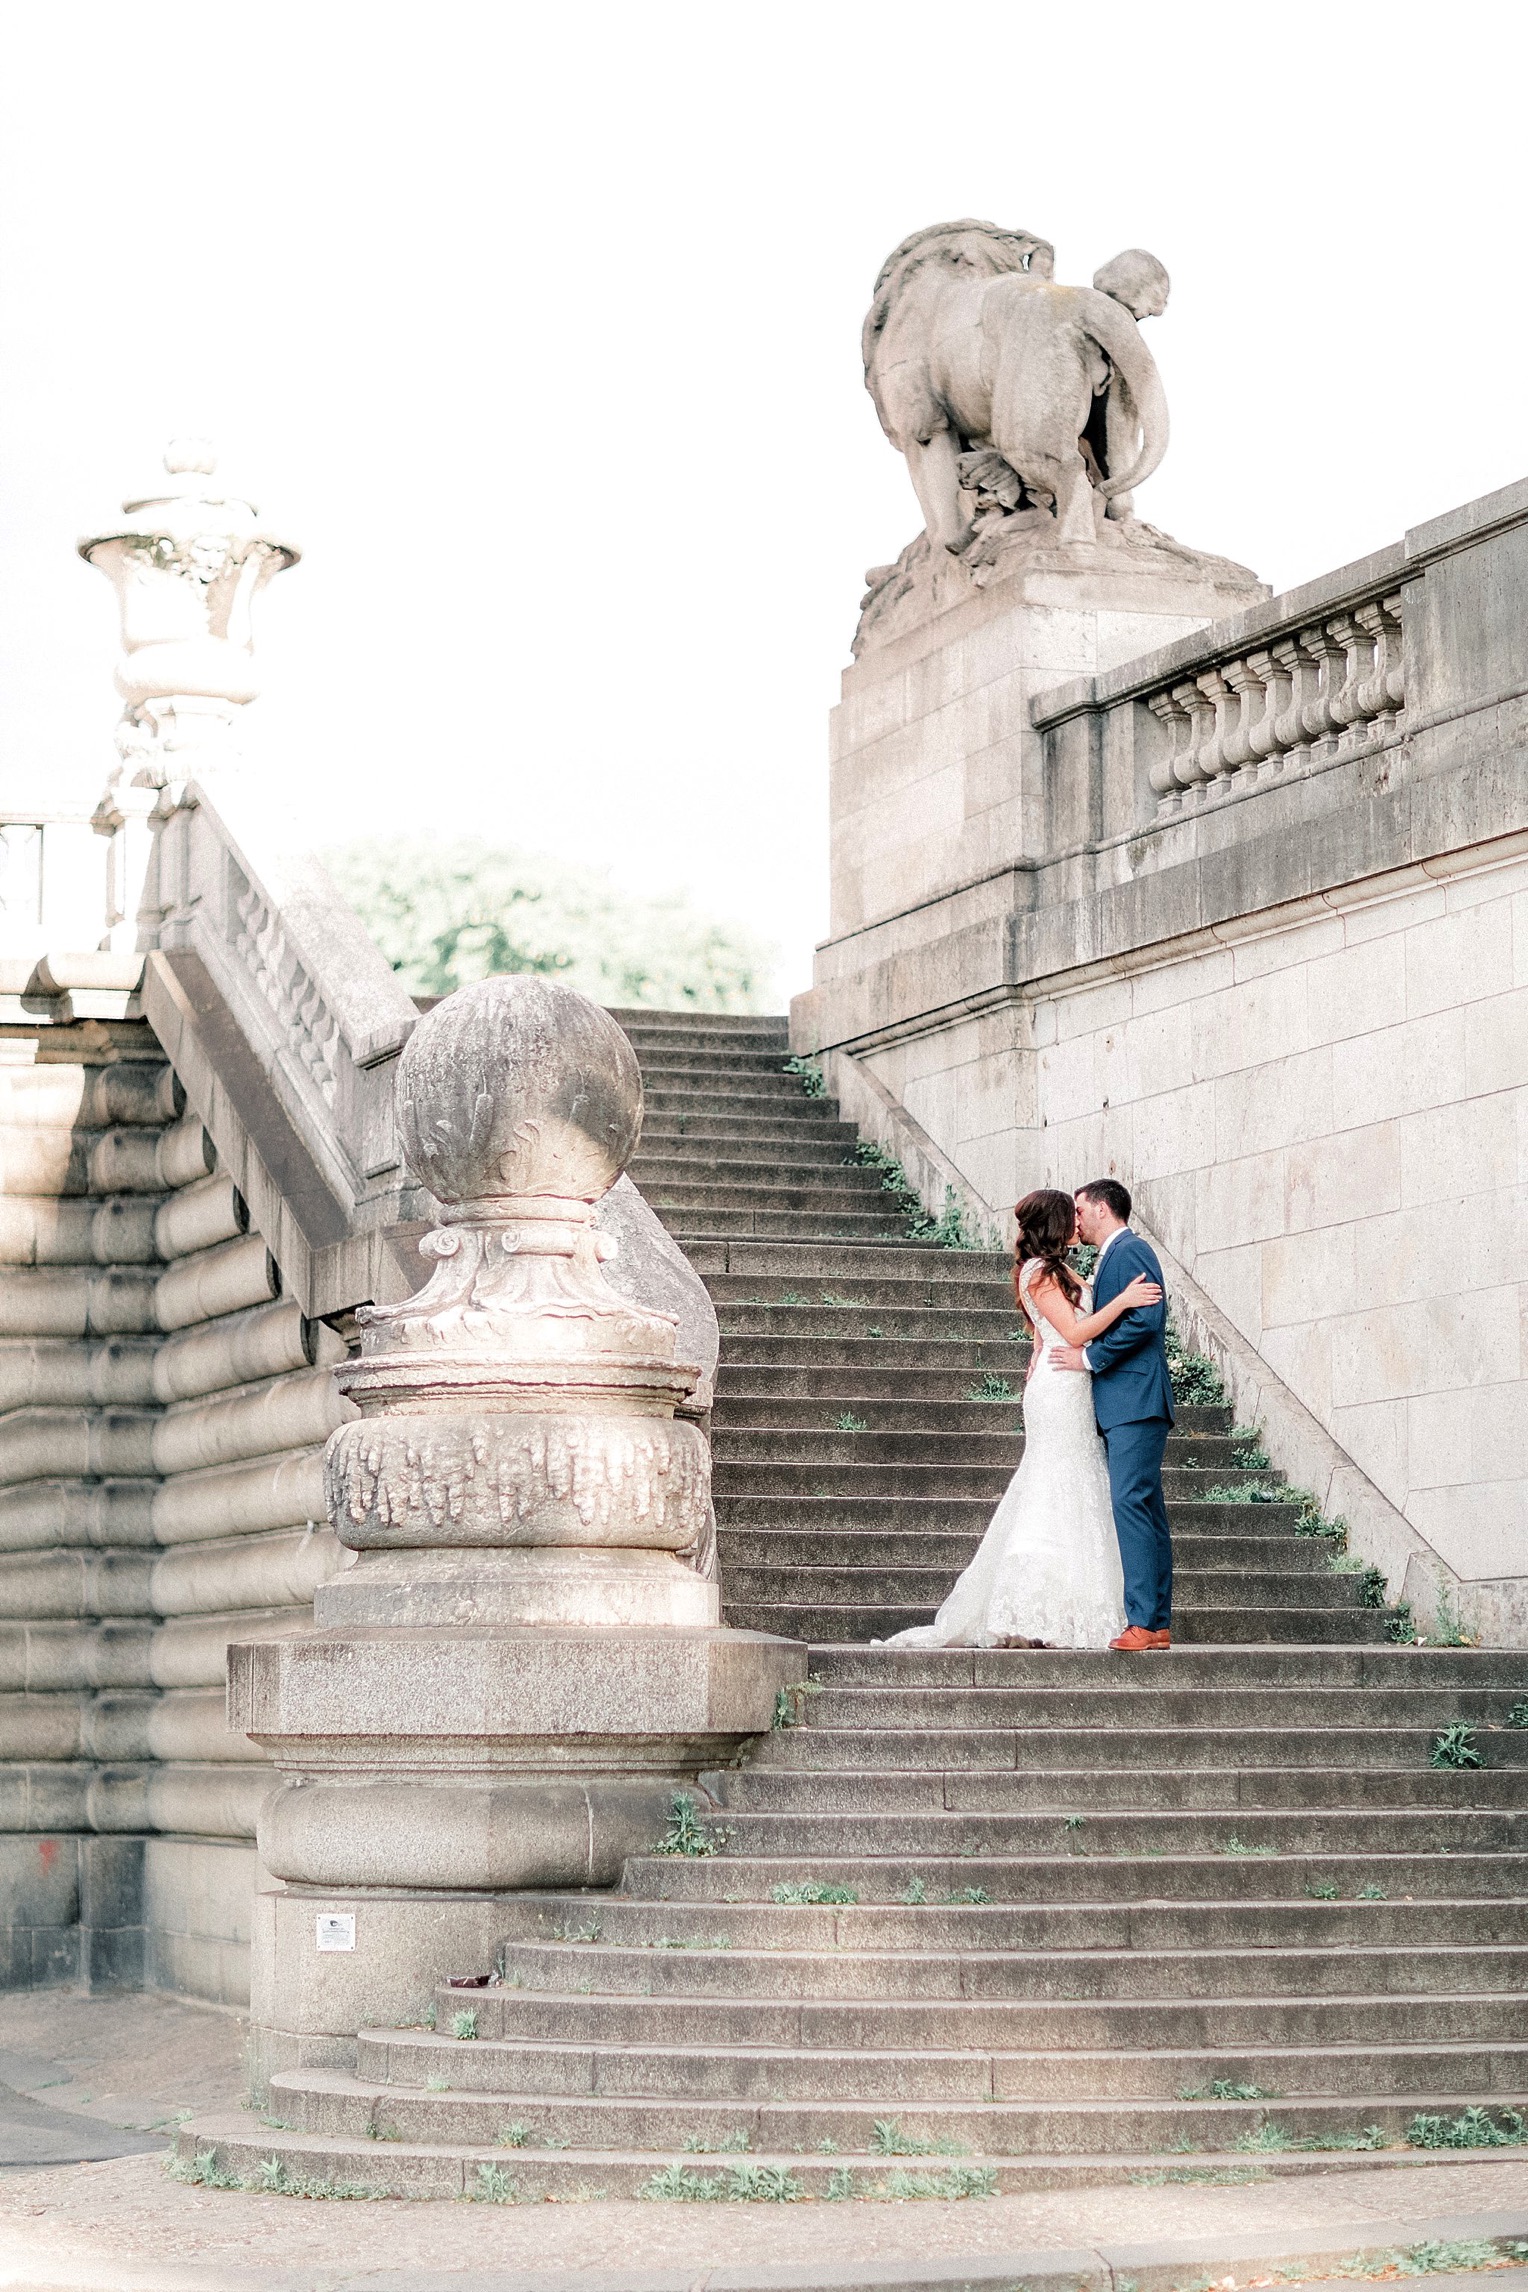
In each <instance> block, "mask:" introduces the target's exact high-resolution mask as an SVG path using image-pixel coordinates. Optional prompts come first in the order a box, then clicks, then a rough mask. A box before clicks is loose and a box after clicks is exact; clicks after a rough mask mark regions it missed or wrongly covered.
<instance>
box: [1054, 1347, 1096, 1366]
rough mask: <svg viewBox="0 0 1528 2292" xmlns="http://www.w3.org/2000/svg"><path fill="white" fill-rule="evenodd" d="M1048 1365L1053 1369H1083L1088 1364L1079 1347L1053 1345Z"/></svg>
mask: <svg viewBox="0 0 1528 2292" xmlns="http://www.w3.org/2000/svg"><path fill="white" fill-rule="evenodd" d="M1050 1365H1051V1367H1052V1368H1053V1369H1085V1368H1086V1367H1087V1365H1088V1364H1087V1362H1086V1361H1085V1360H1084V1358H1083V1353H1082V1347H1081V1346H1080V1345H1053V1346H1052V1347H1051V1355H1050Z"/></svg>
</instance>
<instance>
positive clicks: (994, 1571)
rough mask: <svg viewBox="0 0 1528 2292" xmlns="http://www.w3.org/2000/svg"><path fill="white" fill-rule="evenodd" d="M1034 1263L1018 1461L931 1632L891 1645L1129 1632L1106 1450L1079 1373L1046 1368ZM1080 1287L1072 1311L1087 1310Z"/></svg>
mask: <svg viewBox="0 0 1528 2292" xmlns="http://www.w3.org/2000/svg"><path fill="white" fill-rule="evenodd" d="M1034 1271H1035V1260H1034V1259H1033V1258H1031V1259H1030V1261H1029V1263H1028V1264H1027V1265H1026V1266H1025V1267H1024V1270H1023V1272H1022V1274H1021V1275H1020V1277H1019V1286H1020V1289H1021V1291H1022V1294H1023V1297H1024V1302H1025V1305H1026V1306H1027V1307H1028V1310H1029V1314H1030V1318H1031V1320H1032V1321H1033V1322H1034V1324H1035V1329H1036V1335H1035V1343H1036V1344H1037V1345H1038V1346H1039V1347H1040V1358H1039V1360H1038V1361H1037V1362H1036V1364H1035V1370H1034V1374H1033V1376H1032V1377H1031V1378H1030V1380H1029V1383H1028V1385H1027V1386H1026V1387H1025V1391H1024V1455H1023V1460H1022V1461H1021V1463H1020V1465H1019V1469H1018V1471H1017V1472H1016V1473H1015V1474H1014V1476H1013V1478H1012V1480H1011V1481H1010V1482H1009V1483H1008V1487H1007V1489H1006V1490H1005V1492H1004V1495H1003V1499H1002V1502H1001V1503H1000V1504H999V1505H998V1508H997V1510H996V1512H994V1514H993V1515H992V1524H991V1526H990V1527H989V1528H988V1530H987V1533H986V1535H985V1536H984V1537H983V1538H982V1541H981V1546H980V1549H979V1550H978V1552H977V1554H976V1557H975V1559H974V1560H973V1561H972V1562H971V1565H970V1566H969V1567H968V1568H967V1569H966V1571H965V1574H964V1575H963V1576H962V1577H961V1579H960V1581H959V1583H958V1584H957V1585H956V1586H955V1589H954V1590H953V1591H952V1592H951V1594H950V1596H949V1598H948V1599H947V1600H946V1601H945V1603H944V1605H943V1607H942V1608H941V1609H940V1610H939V1613H938V1615H937V1616H936V1617H935V1618H934V1621H933V1622H932V1623H931V1624H919V1625H916V1626H915V1627H914V1628H913V1629H912V1630H910V1631H899V1632H897V1633H895V1634H894V1636H893V1637H892V1638H891V1639H889V1640H887V1641H886V1642H885V1643H884V1644H885V1645H886V1646H887V1647H997V1646H999V1645H1000V1644H1001V1643H1002V1642H1003V1641H1004V1640H1011V1639H1029V1640H1044V1641H1045V1642H1046V1644H1047V1646H1050V1647H1083V1648H1103V1647H1107V1646H1108V1644H1109V1642H1110V1640H1111V1639H1113V1638H1114V1637H1115V1635H1116V1634H1117V1633H1119V1632H1121V1631H1123V1630H1124V1628H1125V1586H1124V1576H1123V1573H1122V1570H1121V1567H1120V1556H1119V1543H1118V1539H1117V1538H1116V1536H1115V1533H1114V1508H1113V1506H1112V1504H1111V1503H1110V1500H1109V1471H1108V1466H1107V1464H1106V1463H1105V1461H1104V1444H1103V1442H1102V1440H1101V1439H1100V1437H1099V1432H1098V1427H1097V1425H1096V1423H1095V1422H1094V1419H1093V1380H1092V1378H1091V1377H1090V1376H1089V1375H1088V1374H1087V1372H1086V1371H1085V1370H1077V1369H1055V1368H1052V1366H1051V1362H1050V1355H1051V1354H1052V1352H1053V1351H1054V1350H1055V1348H1056V1347H1057V1346H1058V1345H1064V1344H1065V1342H1066V1340H1065V1338H1064V1337H1062V1336H1061V1334H1060V1332H1059V1331H1058V1330H1056V1329H1054V1328H1052V1326H1051V1324H1050V1323H1049V1322H1048V1321H1047V1320H1046V1318H1045V1316H1044V1314H1043V1313H1041V1312H1040V1311H1039V1309H1038V1308H1037V1307H1036V1306H1035V1304H1034V1303H1033V1301H1032V1299H1031V1297H1030V1289H1029V1281H1030V1276H1031V1274H1032V1273H1033V1272H1034ZM1092 1306H1093V1300H1092V1292H1091V1291H1090V1290H1087V1289H1084V1291H1083V1298H1082V1304H1081V1307H1080V1308H1079V1310H1080V1311H1081V1312H1083V1313H1090V1312H1091V1311H1092Z"/></svg>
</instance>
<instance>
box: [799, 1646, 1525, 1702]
mask: <svg viewBox="0 0 1528 2292" xmlns="http://www.w3.org/2000/svg"><path fill="white" fill-rule="evenodd" d="M808 1661H809V1666H810V1671H811V1675H812V1677H813V1678H814V1679H820V1680H822V1681H823V1682H825V1683H829V1684H834V1685H844V1686H869V1687H875V1688H878V1689H884V1690H887V1691H894V1690H895V1689H897V1688H899V1687H956V1686H963V1685H970V1686H982V1687H986V1686H993V1687H1006V1686H1016V1687H1028V1686H1050V1685H1054V1686H1068V1687H1092V1686H1097V1687H1107V1686H1110V1685H1114V1684H1117V1683H1118V1682H1119V1681H1120V1680H1122V1679H1123V1680H1124V1682H1125V1684H1126V1685H1127V1686H1132V1685H1136V1684H1145V1683H1146V1682H1148V1681H1162V1682H1164V1683H1166V1682H1171V1684H1172V1686H1173V1687H1174V1688H1177V1687H1180V1686H1189V1685H1192V1686H1233V1685H1234V1686H1240V1685H1249V1684H1256V1685H1266V1686H1282V1685H1286V1684H1287V1685H1289V1686H1310V1687H1315V1686H1321V1687H1328V1686H1329V1687H1397V1686H1403V1687H1435V1686H1452V1685H1455V1684H1458V1685H1461V1686H1470V1687H1478V1688H1487V1687H1490V1688H1501V1689H1508V1688H1521V1686H1522V1685H1523V1676H1524V1661H1523V1654H1522V1650H1521V1649H1518V1648H1490V1647H1396V1646H1386V1647H1380V1648H1367V1647H1349V1648H1335V1647H1333V1648H1322V1647H1303V1646H1300V1645H1298V1644H1295V1645H1292V1646H1276V1647H1261V1648H1248V1647H1233V1646H1220V1647H1213V1646H1206V1647H1193V1648H1174V1649H1173V1650H1172V1651H1171V1653H1170V1654H1169V1655H1167V1656H1166V1657H1164V1658H1163V1660H1162V1662H1161V1663H1160V1664H1153V1665H1152V1666H1151V1668H1150V1669H1149V1670H1148V1669H1146V1668H1144V1667H1142V1666H1139V1665H1137V1666H1134V1667H1132V1668H1131V1669H1130V1670H1129V1671H1128V1672H1124V1671H1122V1670H1121V1667H1120V1660H1119V1658H1118V1656H1114V1655H1094V1654H1090V1653H1087V1652H1085V1651H1083V1650H1080V1649H1076V1648H1045V1649H1038V1648H969V1647H963V1648H874V1649H872V1648H868V1647H837V1646H835V1647H829V1646H821V1647H813V1648H811V1649H810V1650H809V1655H808Z"/></svg>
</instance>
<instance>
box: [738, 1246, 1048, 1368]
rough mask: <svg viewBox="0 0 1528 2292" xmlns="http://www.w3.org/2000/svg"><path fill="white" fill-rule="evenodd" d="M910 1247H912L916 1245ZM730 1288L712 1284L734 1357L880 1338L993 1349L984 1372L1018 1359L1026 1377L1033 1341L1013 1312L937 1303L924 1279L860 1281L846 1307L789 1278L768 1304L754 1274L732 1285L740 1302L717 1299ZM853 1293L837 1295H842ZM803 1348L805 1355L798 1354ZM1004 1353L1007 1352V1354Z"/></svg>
mask: <svg viewBox="0 0 1528 2292" xmlns="http://www.w3.org/2000/svg"><path fill="white" fill-rule="evenodd" d="M910 1246H911V1245H910ZM727 1286H728V1284H727V1283H726V1282H724V1281H720V1280H718V1279H716V1278H715V1277H713V1278H712V1279H711V1280H710V1281H708V1283H707V1287H708V1288H709V1289H710V1291H711V1293H712V1300H713V1302H714V1304H715V1306H716V1317H717V1320H718V1321H719V1322H720V1324H721V1332H722V1349H723V1354H724V1356H725V1355H727V1354H740V1353H742V1352H743V1351H744V1350H745V1348H746V1356H747V1358H749V1359H752V1358H754V1348H755V1347H756V1346H758V1345H760V1344H763V1343H765V1342H771V1343H774V1344H776V1345H787V1346H790V1347H791V1348H793V1350H792V1352H791V1353H790V1354H789V1355H788V1356H787V1357H788V1358H790V1359H793V1360H795V1359H800V1360H803V1361H807V1362H810V1361H811V1360H812V1359H814V1358H815V1353H814V1351H813V1348H815V1347H817V1346H819V1345H828V1344H835V1343H843V1342H846V1341H848V1342H859V1343H862V1344H863V1343H865V1342H866V1341H867V1340H871V1339H875V1338H880V1339H885V1340H899V1341H901V1342H905V1343H915V1344H917V1345H918V1347H919V1348H920V1350H921V1349H923V1348H925V1347H926V1348H928V1349H929V1350H930V1351H931V1352H932V1349H933V1348H934V1347H935V1346H938V1345H942V1344H952V1343H954V1344H959V1345H962V1346H969V1345H972V1344H976V1345H983V1346H985V1347H987V1348H988V1350H987V1353H986V1356H985V1358H984V1360H983V1361H982V1363H981V1367H982V1368H994V1369H1001V1370H1003V1371H1004V1373H1005V1374H1006V1373H1007V1368H1006V1365H1007V1363H1008V1362H1009V1361H1012V1362H1013V1364H1014V1366H1015V1368H1016V1369H1017V1370H1018V1372H1019V1375H1020V1376H1022V1375H1023V1372H1024V1369H1025V1367H1026V1366H1027V1364H1028V1360H1029V1343H1028V1339H1027V1338H1025V1337H1024V1336H1023V1334H1022V1332H1021V1331H1020V1330H1019V1328H1018V1325H1017V1323H1016V1322H1015V1320H1014V1317H1013V1314H1012V1312H1011V1311H1009V1310H1008V1309H1007V1308H1006V1307H1001V1306H987V1305H983V1304H981V1303H980V1302H977V1303H976V1304H971V1303H969V1302H966V1301H964V1300H963V1299H962V1297H961V1295H960V1293H959V1292H958V1291H953V1290H952V1293H951V1296H950V1297H949V1298H947V1299H943V1300H941V1301H940V1302H939V1303H938V1304H931V1303H930V1302H929V1301H928V1299H927V1298H926V1297H924V1296H921V1295H918V1294H916V1292H918V1291H921V1290H923V1289H925V1288H926V1286H927V1285H926V1284H925V1283H923V1282H914V1281H908V1282H895V1283H893V1282H890V1281H886V1280H882V1279H876V1280H873V1281H872V1280H863V1281H856V1282H855V1285H854V1291H853V1294H852V1296H851V1297H849V1300H848V1302H847V1303H845V1304H842V1305H839V1304H827V1303H825V1302H824V1300H823V1297H822V1295H821V1292H820V1291H818V1290H816V1289H815V1287H814V1288H812V1289H807V1288H805V1287H802V1288H796V1289H793V1288H792V1287H791V1285H790V1283H789V1282H788V1281H786V1282H782V1284H781V1294H780V1296H779V1298H778V1299H776V1300H774V1301H764V1300H761V1299H759V1298H757V1297H755V1296H753V1295H751V1294H750V1292H751V1291H752V1290H753V1289H754V1288H756V1287H757V1283H756V1282H753V1281H751V1280H750V1279H749V1278H748V1277H747V1276H739V1277H738V1278H737V1279H736V1280H735V1281H734V1282H733V1283H732V1284H731V1286H732V1287H734V1288H735V1289H736V1291H737V1295H736V1296H735V1297H725V1296H717V1294H716V1293H717V1291H718V1290H719V1289H723V1288H725V1287H727ZM847 1294H848V1293H846V1292H844V1291H840V1290H837V1289H835V1290H831V1291H830V1292H829V1295H830V1296H831V1297H834V1298H837V1297H839V1296H846V1295H847ZM795 1348H800V1350H799V1352H798V1351H796V1350H794V1349H795ZM1000 1348H1002V1350H1000Z"/></svg>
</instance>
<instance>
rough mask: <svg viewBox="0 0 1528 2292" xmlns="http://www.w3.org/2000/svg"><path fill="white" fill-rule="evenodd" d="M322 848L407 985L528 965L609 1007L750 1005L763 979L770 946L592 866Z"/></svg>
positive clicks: (438, 991) (459, 849)
mask: <svg viewBox="0 0 1528 2292" xmlns="http://www.w3.org/2000/svg"><path fill="white" fill-rule="evenodd" d="M324 857H325V864H326V865H327V867H328V869H329V871H330V873H331V874H332V875H333V877H334V879H335V881H336V883H337V884H338V885H339V887H340V889H341V891H342V892H343V893H344V894H345V897H346V898H347V899H348V900H349V901H350V903H351V905H352V906H353V907H354V908H355V910H356V912H357V913H358V914H359V916H360V917H361V920H362V921H363V922H364V923H365V925H366V927H367V929H368V930H369V931H370V933H371V935H372V937H373V938H374V939H375V940H376V942H377V945H378V946H379V947H380V948H381V949H382V952H383V954H384V955H386V957H387V959H388V961H389V962H390V963H391V964H392V966H393V969H394V970H395V971H396V972H398V973H399V975H400V977H401V979H402V982H403V984H404V986H405V987H407V988H408V990H409V992H410V994H414V995H449V994H450V993H451V992H452V990H453V989H454V988H456V987H465V986H467V985H469V984H470V983H471V982H472V981H473V980H474V979H487V978H490V977H492V976H493V975H494V974H496V973H498V972H504V971H539V972H542V973H544V974H547V975H549V976H551V977H553V978H557V979H562V980H564V981H565V982H566V983H567V985H568V986H570V987H577V988H579V989H580V991H581V992H582V993H584V994H586V995H589V996H592V997H593V999H594V1000H595V1001H596V1002H598V1003H608V1004H613V1005H614V1006H615V1007H616V1008H618V1009H619V1008H622V1007H624V1006H625V1005H628V1004H636V1003H646V1004H650V1005H651V1006H653V1007H654V1008H655V1009H658V1010H695V1011H753V1010H758V1009H759V1008H760V1007H761V1000H760V999H761V997H762V996H763V995H764V994H765V993H766V992H767V990H768V987H769V971H770V964H771V958H772V950H771V949H769V948H768V947H766V946H764V945H763V944H762V942H760V941H758V940H756V939H753V938H752V937H750V936H749V934H747V933H746V932H744V931H741V930H739V929H738V928H737V927H736V926H734V925H732V924H726V923H717V922H714V921H713V920H712V919H711V918H710V917H709V916H706V915H702V914H701V913H700V912H699V911H698V910H697V909H696V908H694V907H692V906H691V905H690V903H689V901H688V900H687V899H686V898H685V897H684V896H683V895H682V894H679V893H675V894H673V895H671V896H669V897H667V898H662V899H638V898H634V897H632V896H631V895H630V894H628V893H625V892H622V891H619V890H617V889H616V887H615V886H614V884H612V883H611V882H610V881H609V880H608V878H606V877H605V876H603V875H601V874H598V873H596V872H595V871H593V870H590V869H582V868H572V867H566V866H564V865H562V864H561V863H560V862H558V861H556V860H550V859H543V858H538V857H537V856H535V855H534V854H531V853H527V852H516V851H507V850H503V849H493V848H491V847H485V846H482V845H478V844H473V843H467V842H462V843H450V844H437V843H428V842H418V843H413V842H409V841H407V840H404V839H399V840H397V841H393V842H373V843H355V844H348V845H346V846H345V847H344V848H343V849H341V850H338V851H332V852H328V853H326V854H325V855H324Z"/></svg>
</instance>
